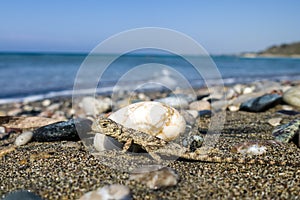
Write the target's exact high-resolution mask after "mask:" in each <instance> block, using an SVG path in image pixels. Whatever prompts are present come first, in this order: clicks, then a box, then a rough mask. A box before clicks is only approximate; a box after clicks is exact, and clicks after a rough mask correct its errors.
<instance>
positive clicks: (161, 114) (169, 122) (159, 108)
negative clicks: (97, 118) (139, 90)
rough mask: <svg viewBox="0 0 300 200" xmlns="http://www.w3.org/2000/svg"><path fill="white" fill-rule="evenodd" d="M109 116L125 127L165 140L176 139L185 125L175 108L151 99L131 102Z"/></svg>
mask: <svg viewBox="0 0 300 200" xmlns="http://www.w3.org/2000/svg"><path fill="white" fill-rule="evenodd" d="M109 118H110V119H111V120H113V121H115V122H117V123H119V124H121V125H123V126H125V127H127V128H132V129H136V130H139V131H141V132H144V133H148V134H150V135H153V136H156V137H158V138H161V139H163V140H165V141H171V140H174V139H176V138H177V137H178V136H179V135H180V133H183V132H184V131H185V125H186V122H185V120H184V118H183V116H181V115H180V113H179V112H178V111H177V110H176V109H174V108H172V107H170V106H167V105H165V104H162V103H159V102H153V101H145V102H139V103H135V104H131V105H129V106H126V107H124V108H121V109H120V110H118V111H116V112H114V113H113V114H111V115H110V116H109Z"/></svg>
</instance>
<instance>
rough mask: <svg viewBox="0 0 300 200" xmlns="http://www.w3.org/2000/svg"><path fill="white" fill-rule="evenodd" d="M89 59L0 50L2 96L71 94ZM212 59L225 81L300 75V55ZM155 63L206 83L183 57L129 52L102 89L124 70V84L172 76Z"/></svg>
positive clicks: (192, 80)
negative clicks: (140, 67)
mask: <svg viewBox="0 0 300 200" xmlns="http://www.w3.org/2000/svg"><path fill="white" fill-rule="evenodd" d="M95 57H97V59H96V60H97V62H96V61H95V63H94V65H95V68H97V67H98V68H99V67H100V68H101V67H103V66H101V65H103V64H104V63H102V62H101V60H102V59H105V58H107V57H108V56H104V55H103V56H100V55H98V56H95ZM85 58H86V55H84V54H12V53H9V54H8V53H2V54H0V85H1V92H0V99H1V100H2V102H4V101H5V100H7V99H11V100H12V99H20V98H24V97H29V96H31V97H34V96H35V97H39V98H41V97H49V96H59V95H68V94H69V95H70V94H71V92H72V89H73V84H74V80H75V78H76V74H77V72H78V70H79V69H80V66H81V64H82V63H83V61H84V59H85ZM212 60H213V61H214V63H215V64H216V66H217V69H218V70H219V71H220V73H221V76H222V78H223V81H224V83H225V84H234V83H246V82H252V81H260V80H300V59H293V58H241V57H236V56H212ZM155 63H159V64H161V65H164V66H169V67H171V68H173V69H174V70H176V72H178V73H179V74H181V75H182V76H183V77H184V78H185V79H187V80H188V81H189V82H190V83H191V84H192V85H194V86H199V85H200V86H201V85H204V82H203V77H201V76H200V75H199V74H198V73H196V72H195V70H194V68H193V67H191V65H190V64H189V63H188V62H186V61H185V60H183V59H182V58H180V57H175V56H169V55H167V56H162V55H160V56H155V55H148V56H142V55H125V56H122V57H121V58H119V59H118V60H117V61H116V62H114V63H112V64H111V65H110V67H109V68H108V69H107V70H106V71H105V73H104V74H103V76H102V78H101V84H100V86H99V88H100V90H101V89H102V90H103V91H108V90H110V88H112V87H113V86H114V85H115V84H116V83H117V81H118V80H119V79H122V77H124V74H125V79H124V80H125V82H124V84H135V82H138V81H141V80H146V79H147V80H156V79H157V78H162V79H164V80H166V79H168V78H170V77H171V76H172V73H171V75H170V73H169V72H162V73H159V70H161V69H158V68H159V67H158V68H157V66H156V64H155ZM143 64H144V65H145V64H146V65H147V67H145V68H144V69H142V70H140V71H137V72H136V73H133V74H134V76H132V77H130V73H131V70H132V69H134V68H135V67H136V66H139V65H143ZM151 65H152V66H151ZM162 71H163V70H162ZM88 73H91V76H90V77H91V78H92V77H93V70H92V71H89V72H87V74H88ZM137 73H138V75H137ZM128 74H129V75H128ZM162 74H163V76H162ZM94 75H95V74H94ZM127 75H128V76H127ZM164 76H165V77H164ZM98 78H99V77H98Z"/></svg>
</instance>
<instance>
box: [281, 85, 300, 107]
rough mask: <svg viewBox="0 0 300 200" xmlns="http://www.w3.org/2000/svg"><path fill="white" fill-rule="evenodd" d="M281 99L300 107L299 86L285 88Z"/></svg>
mask: <svg viewBox="0 0 300 200" xmlns="http://www.w3.org/2000/svg"><path fill="white" fill-rule="evenodd" d="M283 101H285V102H286V103H287V104H289V105H292V106H296V107H300V86H298V87H292V88H291V89H289V90H287V91H286V92H285V93H284V94H283Z"/></svg>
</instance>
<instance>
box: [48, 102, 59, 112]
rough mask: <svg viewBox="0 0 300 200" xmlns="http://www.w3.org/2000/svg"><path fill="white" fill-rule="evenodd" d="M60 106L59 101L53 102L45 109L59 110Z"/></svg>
mask: <svg viewBox="0 0 300 200" xmlns="http://www.w3.org/2000/svg"><path fill="white" fill-rule="evenodd" d="M60 106H61V104H60V103H54V104H52V105H49V106H48V107H47V110H48V111H55V110H59V108H60Z"/></svg>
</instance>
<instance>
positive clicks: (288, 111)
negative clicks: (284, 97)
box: [276, 110, 300, 116]
mask: <svg viewBox="0 0 300 200" xmlns="http://www.w3.org/2000/svg"><path fill="white" fill-rule="evenodd" d="M276 113H279V114H283V115H291V116H294V115H299V114H300V112H297V111H293V110H278V111H277V112H276Z"/></svg>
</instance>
